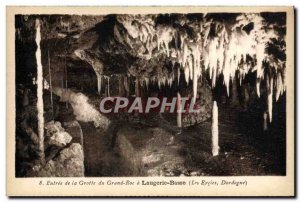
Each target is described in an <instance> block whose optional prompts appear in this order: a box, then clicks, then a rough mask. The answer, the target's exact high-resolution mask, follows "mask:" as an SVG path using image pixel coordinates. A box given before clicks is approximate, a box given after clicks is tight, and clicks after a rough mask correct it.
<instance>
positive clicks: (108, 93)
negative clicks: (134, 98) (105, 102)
mask: <svg viewBox="0 0 300 202" xmlns="http://www.w3.org/2000/svg"><path fill="white" fill-rule="evenodd" d="M109 79H110V78H109V77H107V95H108V97H109V96H110V90H109Z"/></svg>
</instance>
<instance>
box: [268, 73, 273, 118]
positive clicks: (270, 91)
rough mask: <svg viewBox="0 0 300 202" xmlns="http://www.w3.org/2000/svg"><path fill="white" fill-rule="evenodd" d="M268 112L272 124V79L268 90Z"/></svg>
mask: <svg viewBox="0 0 300 202" xmlns="http://www.w3.org/2000/svg"><path fill="white" fill-rule="evenodd" d="M268 112H269V121H270V123H271V122H272V114H273V113H272V112H273V77H271V78H270V89H269V94H268Z"/></svg>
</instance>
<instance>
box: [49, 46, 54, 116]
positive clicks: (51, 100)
mask: <svg viewBox="0 0 300 202" xmlns="http://www.w3.org/2000/svg"><path fill="white" fill-rule="evenodd" d="M50 64H51V62H50V53H49V51H48V67H49V80H50V81H49V82H50V83H49V84H50V102H51V111H52V119H53V118H54V109H53V92H52V75H51V66H50Z"/></svg>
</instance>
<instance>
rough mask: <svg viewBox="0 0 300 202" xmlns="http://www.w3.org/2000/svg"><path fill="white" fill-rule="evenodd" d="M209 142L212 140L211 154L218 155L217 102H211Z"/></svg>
mask: <svg viewBox="0 0 300 202" xmlns="http://www.w3.org/2000/svg"><path fill="white" fill-rule="evenodd" d="M211 133H212V137H211V139H212V140H211V142H212V155H213V156H217V155H219V128H218V106H217V102H216V101H214V102H213V109H212V127H211Z"/></svg>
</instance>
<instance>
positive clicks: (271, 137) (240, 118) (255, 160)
mask: <svg viewBox="0 0 300 202" xmlns="http://www.w3.org/2000/svg"><path fill="white" fill-rule="evenodd" d="M157 117H158V116H157ZM245 117H246V118H245ZM252 119H253V117H251V116H250V117H249V115H247V114H246V113H241V112H239V113H238V110H235V109H233V108H226V107H222V106H221V107H219V146H220V154H219V155H218V156H215V157H213V156H212V155H211V146H210V145H211V142H210V141H211V139H210V138H211V120H208V121H206V122H203V123H201V124H198V125H196V126H193V127H188V128H185V129H183V130H182V132H181V133H177V132H176V130H172V129H170V128H172V127H171V126H169V127H162V126H161V125H160V124H156V125H155V124H153V125H151V124H146V125H145V124H144V123H143V122H132V121H131V122H127V123H119V124H117V125H114V126H113V129H111V130H108V131H107V132H106V133H103V132H101V131H99V130H97V129H96V128H95V127H94V126H93V124H92V123H83V122H80V125H81V127H82V131H83V136H84V141H83V142H84V145H83V146H84V155H85V162H84V164H85V176H87V177H89V176H241V175H285V137H283V136H284V135H283V134H284V132H282V131H281V132H280V131H278V128H276V130H277V132H275V133H274V130H273V131H271V132H267V133H259V132H258V131H260V130H259V127H253V125H251V124H250V123H251V120H252ZM148 122H149V123H150V122H151V121H150V120H149V121H148ZM158 122H159V123H160V122H161V121H160V120H158ZM252 122H253V121H252ZM245 123H246V124H245ZM247 123H248V125H247ZM255 123H256V124H257V121H256V122H255ZM116 127H117V128H116ZM112 130H114V131H116V132H115V133H116V134H115V135H116V141H115V146H114V147H112V139H113V135H112Z"/></svg>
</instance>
